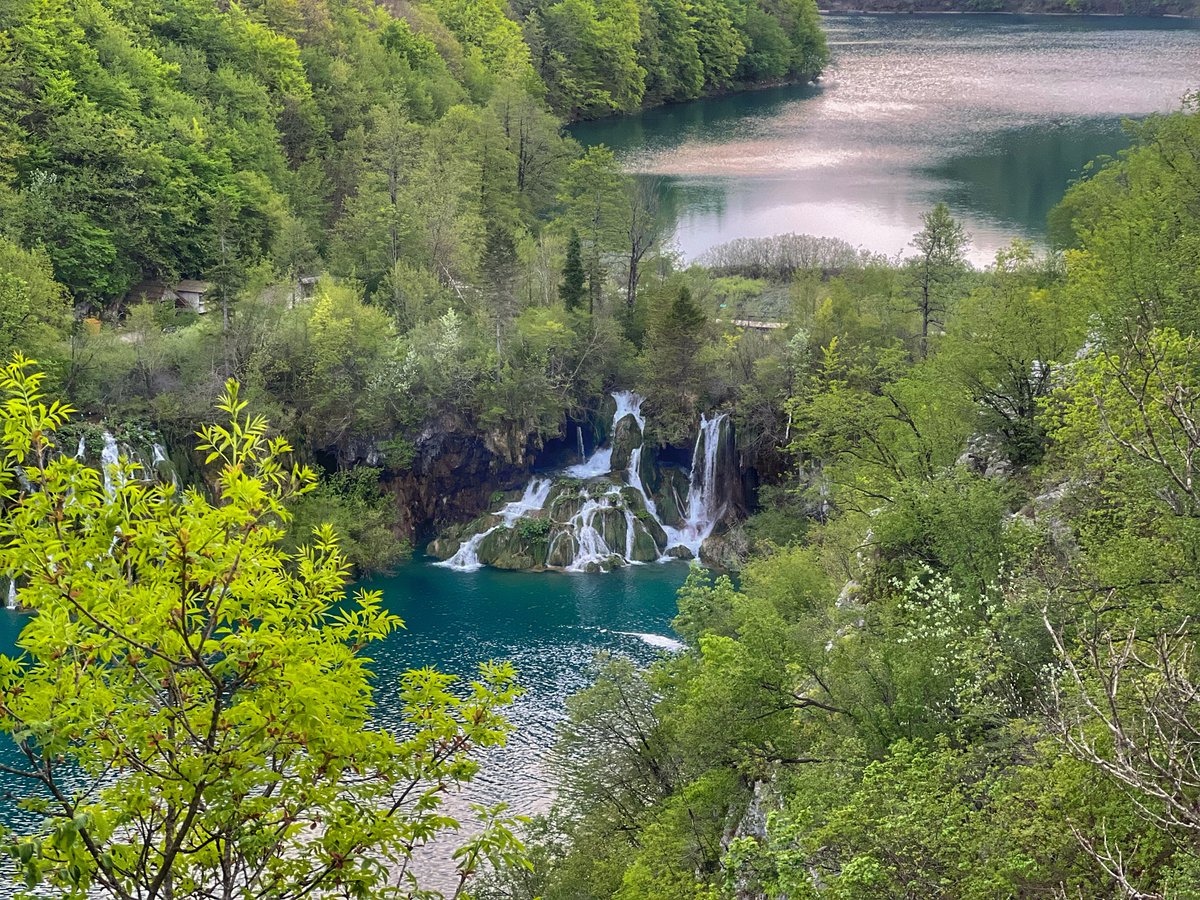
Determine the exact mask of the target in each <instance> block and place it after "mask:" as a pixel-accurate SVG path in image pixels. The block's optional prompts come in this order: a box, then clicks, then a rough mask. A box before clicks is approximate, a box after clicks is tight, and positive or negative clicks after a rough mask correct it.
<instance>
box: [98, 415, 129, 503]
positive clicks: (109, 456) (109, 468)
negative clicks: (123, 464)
mask: <svg viewBox="0 0 1200 900" xmlns="http://www.w3.org/2000/svg"><path fill="white" fill-rule="evenodd" d="M120 459H121V450H120V448H119V447H118V446H117V439H116V438H115V437H113V434H112V432H111V431H106V432H104V449H103V450H102V451H101V452H100V471H102V472H103V473H104V493H106V494H108V496H110V497H113V496H115V495H116V493H117V487H118V486H119V484H121V483H123V482H124V480H125V478H124V476H123V475H122V474H121V473H120V472H119V471H117V470H115V469H114V468H113V467H114V466H116V465H117V464H118V463H119V462H120Z"/></svg>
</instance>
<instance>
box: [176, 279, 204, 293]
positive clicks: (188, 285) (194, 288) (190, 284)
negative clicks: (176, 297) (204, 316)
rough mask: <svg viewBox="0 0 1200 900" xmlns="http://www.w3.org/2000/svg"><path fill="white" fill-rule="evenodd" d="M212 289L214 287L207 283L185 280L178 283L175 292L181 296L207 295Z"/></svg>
mask: <svg viewBox="0 0 1200 900" xmlns="http://www.w3.org/2000/svg"><path fill="white" fill-rule="evenodd" d="M211 287H212V285H211V284H209V283H208V282H207V281H192V280H190V279H186V278H185V279H184V280H183V281H180V282H178V283H176V285H175V290H176V292H178V293H181V294H184V293H186V294H206V293H208V291H209V289H210V288H211Z"/></svg>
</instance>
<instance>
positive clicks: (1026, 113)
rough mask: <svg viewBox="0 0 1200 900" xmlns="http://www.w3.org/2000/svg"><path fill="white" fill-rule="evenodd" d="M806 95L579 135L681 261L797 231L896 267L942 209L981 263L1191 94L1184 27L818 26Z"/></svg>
mask: <svg viewBox="0 0 1200 900" xmlns="http://www.w3.org/2000/svg"><path fill="white" fill-rule="evenodd" d="M824 21H825V26H826V29H827V32H828V35H829V42H830V47H831V50H832V53H833V64H832V66H831V68H830V70H829V71H828V72H827V73H826V75H825V77H824V78H823V79H822V80H821V82H820V84H818V85H806V86H795V87H786V88H774V89H769V90H764V91H755V92H750V93H747V94H741V95H735V96H729V97H720V98H715V99H712V100H704V101H698V102H695V103H687V104H679V105H675V106H670V107H666V108H663V109H657V110H651V111H648V112H646V113H643V114H641V115H638V116H633V117H630V118H626V119H613V120H607V121H602V122H593V123H585V124H582V125H579V126H577V127H576V129H575V133H576V136H577V137H579V139H580V140H582V141H583V142H584V143H587V144H592V143H606V144H608V145H610V146H611V147H613V148H614V149H615V150H616V151H617V152H618V153H619V155H620V158H621V159H622V161H623V163H624V164H625V165H626V166H627V168H628V169H629V170H630V171H633V172H635V173H638V174H639V175H641V176H642V177H647V178H655V179H656V180H657V181H658V184H659V186H660V187H659V190H660V193H661V194H662V196H663V200H664V208H665V214H666V217H667V218H668V219H669V220H670V221H671V222H672V223H673V225H674V228H675V240H676V243H677V245H678V247H679V249H680V250H681V251H682V252H683V254H684V255H685V257H687V258H689V259H692V258H695V257H697V256H698V255H700V254H701V253H703V252H704V251H705V250H707V249H709V248H710V247H712V246H714V245H716V244H719V243H723V242H725V241H728V240H731V239H733V238H738V237H765V236H769V235H773V234H780V233H784V232H800V233H809V234H816V235H827V236H831V237H838V238H842V239H843V240H846V241H849V242H850V243H852V244H855V245H859V246H862V247H865V248H867V249H869V250H873V251H876V252H880V253H884V254H887V255H893V254H896V253H899V252H901V251H903V250H904V249H905V247H906V245H907V244H908V241H909V240H910V238H911V236H912V234H913V232H915V231H916V230H918V228H919V227H920V215H921V213H922V212H924V211H925V210H926V209H928V208H929V207H930V206H932V205H933V204H934V203H936V202H938V201H945V202H946V203H948V204H949V205H950V206H951V208H952V209H953V210H954V212H955V214H956V215H958V216H959V217H960V218H962V219H963V220H965V222H966V224H967V227H968V229H969V230H970V231H971V233H972V234H973V236H974V249H973V252H972V256H973V258H974V259H975V261H977V262H981V263H985V262H987V261H989V260H990V259H991V258H992V256H993V255H994V253H995V251H996V249H998V248H999V247H1000V246H1003V245H1004V244H1006V243H1007V242H1008V241H1009V240H1010V239H1011V238H1012V237H1013V236H1024V237H1028V238H1031V239H1034V240H1038V241H1041V240H1044V239H1045V237H1046V216H1047V214H1048V212H1049V210H1050V209H1051V208H1052V207H1053V206H1054V204H1056V203H1057V202H1058V201H1059V200H1060V199H1061V197H1062V194H1063V192H1064V190H1065V189H1066V187H1067V186H1068V185H1069V184H1070V182H1071V181H1072V180H1074V179H1075V178H1077V177H1078V176H1079V174H1080V172H1081V171H1082V169H1083V167H1084V166H1085V165H1086V164H1087V163H1088V161H1090V160H1092V159H1094V158H1096V157H1098V156H1106V155H1113V154H1116V153H1117V152H1118V151H1120V150H1121V149H1123V148H1124V147H1126V146H1128V144H1129V138H1128V135H1127V134H1126V133H1125V131H1123V129H1122V121H1123V120H1124V119H1125V118H1127V117H1133V118H1137V117H1142V116H1146V115H1149V114H1151V113H1156V112H1166V111H1170V110H1172V109H1175V108H1177V107H1178V105H1179V102H1180V100H1181V98H1182V97H1183V96H1184V95H1185V94H1186V93H1188V92H1189V91H1194V90H1196V89H1198V88H1200V23H1197V22H1189V21H1183V20H1166V19H1133V18H1101V17H1091V18H1084V17H1064V16H945V15H926V16H920V15H918V16H884V15H877V16H863V15H857V16H856V15H836V16H827V17H825V20H824Z"/></svg>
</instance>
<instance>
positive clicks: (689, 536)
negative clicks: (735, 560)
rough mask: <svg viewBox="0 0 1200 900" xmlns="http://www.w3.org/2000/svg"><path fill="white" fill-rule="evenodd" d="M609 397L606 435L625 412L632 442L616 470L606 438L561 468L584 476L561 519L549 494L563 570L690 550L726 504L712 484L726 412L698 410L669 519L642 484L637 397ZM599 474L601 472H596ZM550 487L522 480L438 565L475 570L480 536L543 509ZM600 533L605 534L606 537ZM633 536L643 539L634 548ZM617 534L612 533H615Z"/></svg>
mask: <svg viewBox="0 0 1200 900" xmlns="http://www.w3.org/2000/svg"><path fill="white" fill-rule="evenodd" d="M612 398H613V400H614V401H615V402H616V410H615V412H614V413H613V419H612V434H613V437H614V438H616V436H617V433H618V425H619V423H620V422H621V421H622V420H623V419H625V418H626V417H627V416H632V417H633V420H634V422H635V423H636V424H637V429H638V435H637V443H638V446H636V447H633V448H631V449H630V451H629V463H628V466H627V468H626V469H625V470H624V471H622V472H618V473H614V472H613V471H612V457H613V447H612V441H610V442H609V446H606V447H600V448H597V449H596V450H595V451H593V453H592V455H591V456H590V457H587V458H586V459H584V461H583V462H581V463H578V464H576V465H573V466H568V467H566V468H565V469H563V470H562V471H561V473H560V474H561V475H562V476H564V477H566V478H572V479H580V480H583V481H585V482H590V484H585V485H583V486H582V487H580V488H578V489H575V488H570V490H571V492H572V493H571V497H572V498H574V499H572V501H571V502H572V503H575V502H578V503H579V504H580V505H579V507H578V509H577V510H575V511H574V513H573V514H567V513H563V515H564V516H565V519H563V518H559V519H557V520H553V516H554V515H555V510H557V509H558V508H559V502H560V500H557V499H556V500H555V501H554V503H553V504H552V505H551V508H550V511H549V515H550V516H551V518H552V520H553V521H554V522H555V524H552V526H551V527H552V528H555V527H557V528H558V529H559V530H558V531H557V533H555V534H554V535H553V536H552V537H551V538H550V540H549V543H548V547H547V550H546V558H547V559H548V560H556V561H557V562H551V563H549V565H552V566H556V567H560V568H563V569H565V570H566V571H568V572H591V571H597V570H602V569H605V568H607V567H609V566H610V565H612V564H614V563H623V564H629V563H633V562H635V561H638V559H640V560H646V559H654V558H655V554H657V558H658V559H659V560H660V561H666V560H670V559H675V558H678V557H679V556H680V555H681V554H680V553H679V549H678V548H686V549H687V551H688V552H689V553H690V555H691V556H692V557H699V555H700V548H701V545H702V544H703V543H704V541H705V540H707V539H708V538H709V537H710V536H711V535H712V533H713V530H714V529H715V528H716V526H717V523H718V522H719V521H720V520H721V517H722V516H723V515H724V514H725V512H726V509H725V503H724V502H723V500H722V493H721V490H720V488H721V485H720V484H718V481H719V473H718V464H719V460H718V456H719V452H720V444H721V430H722V428H723V427H725V426H726V423H727V420H728V415H727V414H725V413H721V414H718V415H714V416H712V417H709V416H707V415H705V416H702V417H701V419H700V429H699V433H698V434H697V435H696V443H695V447H694V449H693V451H692V465H691V472H690V474H689V478H688V492H687V498H686V500H685V501H683V506H684V509H683V510H682V523H681V525H680V526H679V527H672V526H669V525H666V524H665V523H664V522H663V521H662V518H661V517H660V514H659V511H658V507H657V505H656V503H655V501H654V498H653V497H652V496H651V494H650V492H649V491H648V490H646V486H645V484H644V482H643V480H642V471H641V466H642V451H643V449H644V448H643V446H642V440H643V437H644V434H645V427H646V420H645V418H644V417H643V415H642V411H641V407H642V399H643V398H642V397H641V396H640V395H638V394H635V393H634V392H632V391H617V392H615V393H613V394H612ZM576 441H577V444H578V446H579V449H580V453H581V455H582V452H583V430H582V428H577V429H576ZM604 476H608V478H607V479H606V480H600V479H602V478H603V477H604ZM614 476H616V478H615V479H614ZM593 479H594V480H595V481H593ZM614 481H615V482H616V483H614ZM621 482H624V484H627V485H628V486H629V488H631V489H632V490H633V491H635V492H636V493H637V494H638V495H639V496H640V498H641V500H642V504H643V505H644V507H645V513H646V514H648V516H649V518H650V519H652V520H653V523H654V525H655V526H656V527H657V531H658V533H659V537H657V538H653V533H652V532H651V531H650V530H649V529H648V527H647V524H645V523H643V522H642V521H639V519H638V516H639V515H640V514H641V513H640V511H637V510H635V509H634V508H631V506H630V502H628V501H627V497H626V496H625V495H624V494H623V493H622V483H621ZM552 487H553V481H552V479H550V478H546V477H544V476H538V477H535V478H534V479H533V480H532V481H531V482H530V483H529V485H527V486H526V488H525V492H524V495H523V496H522V498H521V499H520V500H518V501H515V502H513V503H509V504H508V505H506V506H505V507H504V508H503V509H501V510H500V511H499V512H498V513H496V514H495V515H497V516H499V518H500V520H501V521H500V522H499V523H498V524H495V525H493V526H491V527H490V528H487V529H485V530H483V531H480V532H479V533H478V534H475V535H473V536H472V537H470V538H468V539H467V540H466V541H463V542H462V543H461V544H460V545H459V547H458V550H457V551H456V552H455V553H454V555H453V556H451V557H450V558H449V559H446V560H444V561H443V562H441V563H438V565H442V566H447V567H449V568H452V569H458V570H461V571H475V570H476V569H479V568H481V567H482V566H483V565H484V563H483V562H482V561H481V560H480V558H479V550H480V546H481V545H482V544H483V541H484V539H485V538H487V537H488V535H490V534H492V533H493V532H495V531H497V530H498V529H500V528H512V527H513V525H514V524H515V523H516V521H517V520H518V519H520V518H523V517H525V516H529V515H532V514H534V513H539V512H542V511H543V510H544V508H545V505H546V502H547V500H548V499H549V498H550V495H551V492H552ZM560 499H561V498H560ZM618 515H620V516H623V517H624V520H625V521H624V528H625V534H624V547H614V546H611V545H610V541H612V540H614V529H615V528H619V527H620V522H619V519H617V518H616V517H617V516H618ZM606 533H607V534H608V539H606V537H605V535H606ZM664 535H665V538H666V540H665V542H664V541H663V536H664ZM639 538H640V539H641V540H642V541H643V543H642V544H641V546H640V551H641V552H640V556H638V550H639V545H638V541H639ZM650 538H653V544H652V545H651V547H652V549H649V550H647V544H649V542H650V541H649V539H650ZM616 540H619V537H618V538H616ZM563 541H570V542H571V543H572V545H573V550H574V552H573V553H572V552H571V550H572V547H570V546H564V545H563V544H562V542H563ZM560 551H565V552H560ZM683 555H686V554H683ZM568 556H570V561H569V562H568V561H567V557H568ZM635 556H638V559H635Z"/></svg>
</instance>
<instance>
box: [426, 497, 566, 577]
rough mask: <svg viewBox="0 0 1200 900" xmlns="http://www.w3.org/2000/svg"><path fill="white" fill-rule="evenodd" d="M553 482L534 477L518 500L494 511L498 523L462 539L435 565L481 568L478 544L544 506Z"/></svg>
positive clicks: (464, 568) (456, 567)
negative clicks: (499, 529)
mask: <svg viewBox="0 0 1200 900" xmlns="http://www.w3.org/2000/svg"><path fill="white" fill-rule="evenodd" d="M553 484H554V482H553V481H551V480H550V479H549V478H540V477H539V478H534V479H533V480H532V481H531V482H529V484H527V485H526V486H525V493H524V494H522V495H521V499H520V500H514V501H513V502H512V503H509V504H506V505H505V506H504V508H503V509H501V510H500V511H499V512H498V513H496V515H498V516H499V517H500V522H499V524H497V525H493V526H492V527H491V528H489V529H488V530H487V531H483V532H480V533H479V534H476V535H472V536H471V537H470V538H468V539H467V540H465V541H463V543H462V546H461V547H459V548H458V552H457V553H455V554H454V555H453V556H451V557H450V558H449V559H446V560H443V561H442V562H440V563H437V565H439V566H445V567H446V568H447V569H457V570H459V571H460V572H474V571H476V570H478V569H481V568H483V563H481V562H480V561H479V545H480V544H482V543H483V539H484V538H486V537H487V536H488V535H489V534H491V533H492V532H493V531H495V530H496V529H498V528H512V526H513V523H514V522H516V521H517V519H520V518H521V517H522V516H524V515H526V514H527V513H531V512H537V511H538V510H539V509H541V508H542V507H543V506H545V505H546V498H547V497H549V496H550V488H551V486H552V485H553Z"/></svg>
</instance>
